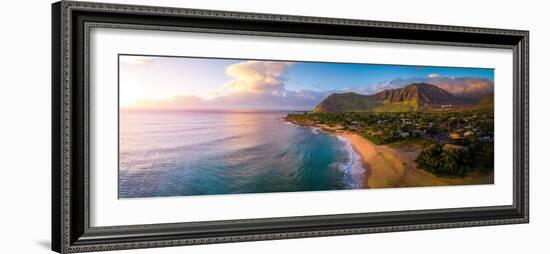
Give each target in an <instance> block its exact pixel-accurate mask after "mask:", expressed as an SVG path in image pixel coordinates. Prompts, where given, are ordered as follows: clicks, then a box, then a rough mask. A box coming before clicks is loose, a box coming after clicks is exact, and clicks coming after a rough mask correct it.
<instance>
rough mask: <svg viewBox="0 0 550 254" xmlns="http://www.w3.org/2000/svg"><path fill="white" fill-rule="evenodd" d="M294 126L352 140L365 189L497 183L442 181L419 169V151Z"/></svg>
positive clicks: (486, 179) (482, 178) (485, 178)
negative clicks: (417, 165) (416, 162)
mask: <svg viewBox="0 0 550 254" xmlns="http://www.w3.org/2000/svg"><path fill="white" fill-rule="evenodd" d="M287 122H288V121H287ZM290 123H291V124H295V125H298V126H303V127H309V128H318V129H320V130H322V131H326V132H328V133H331V134H334V135H337V136H340V137H342V138H345V139H347V140H349V141H350V143H351V145H352V148H353V150H354V151H355V153H357V155H359V157H360V158H359V159H360V163H361V165H362V166H363V169H364V177H363V188H396V187H423V186H448V185H471V184H493V182H494V177H493V174H492V173H491V174H487V175H470V176H465V177H457V178H451V177H438V176H435V175H433V174H431V173H429V172H427V171H424V170H422V169H418V168H416V164H415V162H414V160H415V159H416V158H417V157H418V154H419V153H420V148H419V147H413V146H411V147H407V148H392V147H389V146H387V145H376V144H374V143H372V142H371V141H370V140H368V139H366V138H364V137H362V136H360V135H359V134H357V133H353V132H350V131H343V130H336V129H334V128H331V127H329V126H326V125H322V124H313V125H302V124H296V123H293V122H290Z"/></svg>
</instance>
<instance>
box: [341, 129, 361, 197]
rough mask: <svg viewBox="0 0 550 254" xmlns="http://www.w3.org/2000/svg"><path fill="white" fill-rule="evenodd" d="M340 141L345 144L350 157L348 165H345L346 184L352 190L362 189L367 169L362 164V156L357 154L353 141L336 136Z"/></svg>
mask: <svg viewBox="0 0 550 254" xmlns="http://www.w3.org/2000/svg"><path fill="white" fill-rule="evenodd" d="M336 137H337V138H338V140H340V141H341V142H343V143H344V145H345V148H346V151H347V152H348V155H349V160H348V163H346V164H345V165H344V183H345V184H346V186H347V187H349V188H350V189H360V188H362V187H363V182H364V179H363V178H364V176H365V169H364V168H363V165H362V163H361V160H360V158H361V156H360V155H359V154H357V152H355V150H354V149H353V146H352V144H351V140H349V139H348V138H346V137H343V136H340V135H336Z"/></svg>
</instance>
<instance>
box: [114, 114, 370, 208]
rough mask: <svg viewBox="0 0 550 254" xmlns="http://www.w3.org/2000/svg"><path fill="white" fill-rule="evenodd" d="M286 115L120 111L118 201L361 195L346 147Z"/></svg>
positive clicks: (354, 165) (354, 158) (355, 165)
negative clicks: (305, 193) (275, 194)
mask: <svg viewBox="0 0 550 254" xmlns="http://www.w3.org/2000/svg"><path fill="white" fill-rule="evenodd" d="M285 115H286V112H212V111H208V112H191V111H138V110H123V111H121V112H120V154H119V156H120V157H119V164H120V166H119V197H120V198H135V197H163V196H185V195H211V194H236V193H262V192H290V191H316V190H340V189H354V188H360V187H361V185H362V181H363V179H362V178H363V173H362V171H363V169H362V168H361V166H360V162H359V161H358V156H357V155H356V154H355V153H354V152H353V149H352V148H351V144H350V143H349V141H347V140H345V139H342V138H340V137H337V136H334V135H330V134H327V133H323V132H320V131H318V130H316V129H313V128H308V127H301V126H296V125H292V124H289V123H286V122H285V121H284V120H282V119H281V117H283V116H285Z"/></svg>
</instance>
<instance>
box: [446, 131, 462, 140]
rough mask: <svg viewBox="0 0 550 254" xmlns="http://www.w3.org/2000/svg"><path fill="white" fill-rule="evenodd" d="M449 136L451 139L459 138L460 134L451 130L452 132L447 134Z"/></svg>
mask: <svg viewBox="0 0 550 254" xmlns="http://www.w3.org/2000/svg"><path fill="white" fill-rule="evenodd" d="M449 138H451V139H460V138H461V136H460V133H456V132H453V133H451V134H449Z"/></svg>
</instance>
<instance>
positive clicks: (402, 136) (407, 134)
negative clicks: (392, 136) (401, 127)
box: [397, 132, 410, 138]
mask: <svg viewBox="0 0 550 254" xmlns="http://www.w3.org/2000/svg"><path fill="white" fill-rule="evenodd" d="M397 135H399V137H401V138H407V137H409V136H410V134H409V133H408V132H400V133H398V134H397Z"/></svg>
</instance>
